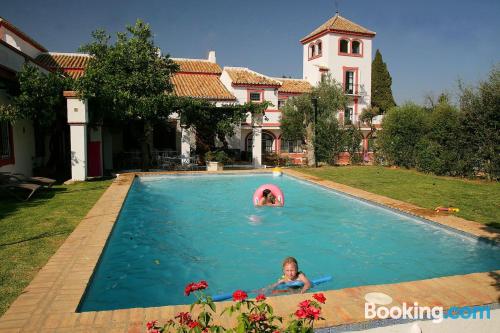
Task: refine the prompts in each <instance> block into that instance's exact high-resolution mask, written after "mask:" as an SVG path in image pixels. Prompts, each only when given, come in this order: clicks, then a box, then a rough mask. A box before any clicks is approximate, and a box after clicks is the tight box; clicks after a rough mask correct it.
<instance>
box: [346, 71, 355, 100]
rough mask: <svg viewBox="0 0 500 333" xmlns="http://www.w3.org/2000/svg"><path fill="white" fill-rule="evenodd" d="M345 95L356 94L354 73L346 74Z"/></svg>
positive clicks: (348, 72)
mask: <svg viewBox="0 0 500 333" xmlns="http://www.w3.org/2000/svg"><path fill="white" fill-rule="evenodd" d="M344 82H345V93H346V94H351V95H352V94H354V72H351V71H347V72H345V81H344Z"/></svg>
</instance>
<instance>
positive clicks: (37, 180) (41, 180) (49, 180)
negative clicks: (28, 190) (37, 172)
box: [1, 172, 56, 187]
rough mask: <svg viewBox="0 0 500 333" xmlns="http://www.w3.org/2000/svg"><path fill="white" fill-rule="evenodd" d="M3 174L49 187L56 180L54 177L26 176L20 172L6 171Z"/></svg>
mask: <svg viewBox="0 0 500 333" xmlns="http://www.w3.org/2000/svg"><path fill="white" fill-rule="evenodd" d="M1 174H3V175H8V176H11V177H14V178H16V179H17V180H19V181H20V182H24V183H32V184H37V185H40V186H44V187H51V186H52V185H54V183H55V182H56V180H55V179H52V178H45V177H28V176H26V175H24V174H22V173H6V172H2V173H1Z"/></svg>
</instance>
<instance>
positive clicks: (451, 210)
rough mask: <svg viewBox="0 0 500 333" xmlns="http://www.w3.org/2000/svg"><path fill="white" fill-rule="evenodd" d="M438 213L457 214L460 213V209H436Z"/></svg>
mask: <svg viewBox="0 0 500 333" xmlns="http://www.w3.org/2000/svg"><path fill="white" fill-rule="evenodd" d="M435 211H436V212H438V213H439V212H450V213H457V212H459V211H460V209H458V208H455V207H436V209H435Z"/></svg>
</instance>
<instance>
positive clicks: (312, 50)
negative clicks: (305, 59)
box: [311, 44, 316, 58]
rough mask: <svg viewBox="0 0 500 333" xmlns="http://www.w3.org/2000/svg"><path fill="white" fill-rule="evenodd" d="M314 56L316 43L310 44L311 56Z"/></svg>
mask: <svg viewBox="0 0 500 333" xmlns="http://www.w3.org/2000/svg"><path fill="white" fill-rule="evenodd" d="M315 56H316V45H314V44H312V45H311V58H314V57H315Z"/></svg>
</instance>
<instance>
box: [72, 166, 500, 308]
mask: <svg viewBox="0 0 500 333" xmlns="http://www.w3.org/2000/svg"><path fill="white" fill-rule="evenodd" d="M264 183H274V184H277V185H278V186H280V187H281V188H282V189H283V191H284V193H285V198H286V206H285V207H283V208H275V207H254V206H253V205H252V202H251V200H252V194H253V192H254V190H255V189H256V188H257V187H258V186H259V185H261V184H264ZM287 256H294V257H296V258H297V259H298V261H299V265H300V269H301V270H302V271H303V272H305V273H306V274H307V275H308V276H309V277H311V278H315V277H320V276H324V275H332V276H333V280H332V281H331V282H329V283H326V284H323V285H320V286H318V287H317V290H326V289H339V288H345V287H352V286H359V285H368V284H381V283H394V282H401V281H410V280H418V279H425V278H432V277H438V276H446V275H454V274H466V273H472V272H483V271H490V270H495V269H499V268H500V251H499V248H498V247H495V246H493V245H489V244H486V243H483V242H480V241H478V240H476V239H474V238H471V237H467V236H464V235H461V234H459V233H455V232H452V231H449V230H447V229H443V228H440V227H436V226H435V225H433V224H430V223H426V222H423V221H421V220H419V219H415V218H412V217H409V216H406V215H403V214H399V213H395V212H393V211H391V210H388V209H386V208H382V207H379V206H377V205H372V204H369V203H366V202H363V201H360V200H357V199H353V198H351V197H348V196H345V195H343V194H340V193H337V192H335V191H331V190H328V189H324V188H322V187H319V186H316V185H313V184H310V183H308V182H304V181H299V180H297V179H295V178H291V177H288V176H283V177H277V178H274V177H273V176H271V175H262V174H258V175H256V174H250V175H248V174H247V175H241V174H239V175H204V176H200V175H195V176H162V177H142V178H137V179H136V180H135V182H134V184H133V185H132V188H131V190H130V192H129V194H128V197H127V199H126V201H125V203H124V207H123V209H122V212H121V213H120V217H119V219H118V221H117V223H116V225H115V228H114V230H113V232H112V234H111V237H110V239H109V241H108V244H107V246H106V248H105V251H104V253H103V255H102V256H101V259H100V263H99V265H98V267H97V269H96V271H95V273H94V276H93V279H92V280H91V283H90V285H89V287H88V289H87V292H86V294H85V296H84V298H83V299H82V303H81V306H80V311H96V310H109V309H120V308H132V307H149V306H161V305H171V304H187V303H190V302H191V301H192V300H193V298H191V297H185V296H184V294H183V291H184V286H185V285H186V284H187V283H189V282H192V281H199V280H202V279H203V280H207V281H208V283H209V289H208V290H207V291H208V292H209V293H212V294H218V293H222V292H231V291H233V290H236V289H246V290H251V289H256V288H260V287H263V286H266V285H268V284H270V283H272V282H275V281H276V279H277V278H278V277H280V275H281V261H282V260H283V259H284V258H285V257H287Z"/></svg>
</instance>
